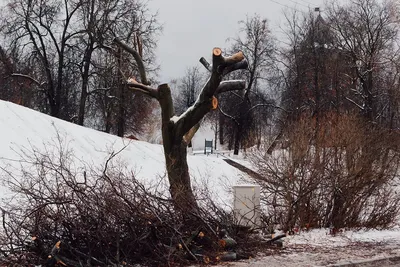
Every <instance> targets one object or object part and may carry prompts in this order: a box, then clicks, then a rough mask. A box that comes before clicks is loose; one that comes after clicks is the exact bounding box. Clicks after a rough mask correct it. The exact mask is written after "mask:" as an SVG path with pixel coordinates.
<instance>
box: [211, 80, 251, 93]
mask: <svg viewBox="0 0 400 267" xmlns="http://www.w3.org/2000/svg"><path fill="white" fill-rule="evenodd" d="M245 88H246V81H245V80H229V81H223V82H221V83H220V84H219V86H218V88H217V90H216V92H215V94H216V95H217V94H220V93H223V92H229V91H239V90H244V89H245Z"/></svg>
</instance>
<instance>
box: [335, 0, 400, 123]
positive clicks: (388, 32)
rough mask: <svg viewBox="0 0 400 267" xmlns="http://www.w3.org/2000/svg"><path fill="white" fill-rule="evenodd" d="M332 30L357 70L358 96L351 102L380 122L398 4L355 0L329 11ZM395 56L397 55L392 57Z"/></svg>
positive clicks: (355, 80)
mask: <svg viewBox="0 0 400 267" xmlns="http://www.w3.org/2000/svg"><path fill="white" fill-rule="evenodd" d="M327 14H328V17H329V21H330V26H331V29H332V30H333V32H334V36H335V39H336V40H335V43H336V45H337V46H338V48H339V49H341V50H343V51H346V52H347V54H346V55H347V56H348V58H349V61H351V63H352V66H353V73H354V74H353V75H352V77H353V78H354V83H353V90H354V92H355V93H354V95H353V96H352V97H349V98H348V99H347V100H348V101H350V102H351V103H352V104H354V105H355V106H356V107H357V108H358V109H359V110H360V111H361V112H362V113H363V114H364V116H365V117H366V118H367V119H368V120H370V121H376V119H377V118H378V117H379V116H380V114H381V111H382V107H384V106H385V105H384V104H383V106H382V105H381V103H379V102H380V101H379V99H380V98H381V96H382V90H381V89H380V84H381V81H379V78H378V77H379V76H380V74H381V71H382V69H384V66H385V65H386V64H387V63H388V62H389V61H388V60H387V59H385V57H384V54H385V52H386V51H391V53H392V51H393V48H394V42H395V39H396V37H397V34H398V9H397V5H396V3H395V2H394V1H384V2H382V3H381V2H380V1H376V0H352V1H350V2H349V3H348V4H345V5H340V4H339V3H337V2H331V3H330V5H329V8H328V12H327ZM392 54H393V53H392Z"/></svg>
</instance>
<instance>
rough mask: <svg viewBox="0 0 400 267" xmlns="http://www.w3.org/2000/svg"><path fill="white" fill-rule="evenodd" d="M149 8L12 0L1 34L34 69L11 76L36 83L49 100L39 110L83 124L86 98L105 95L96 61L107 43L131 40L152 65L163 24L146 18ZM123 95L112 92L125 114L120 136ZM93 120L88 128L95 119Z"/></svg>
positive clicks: (75, 0)
mask: <svg viewBox="0 0 400 267" xmlns="http://www.w3.org/2000/svg"><path fill="white" fill-rule="evenodd" d="M146 8H147V7H146V5H145V4H144V3H143V2H142V1H128V0H112V1H106V2H104V1H100V2H99V1H94V0H93V1H91V0H89V1H83V0H72V1H61V0H56V1H50V2H49V1H47V2H46V1H28V0H11V1H10V3H9V4H8V5H7V6H6V9H5V11H4V12H7V14H4V16H5V17H7V20H4V24H3V25H2V26H3V27H2V33H3V34H8V35H10V36H12V38H10V41H9V43H10V46H14V47H22V46H23V47H24V50H23V53H22V55H21V57H24V58H26V61H27V62H32V63H31V65H34V66H35V69H34V70H32V71H30V72H29V73H28V72H26V71H23V69H15V70H13V73H11V76H12V77H13V78H14V80H18V81H22V82H30V83H32V84H34V85H35V88H37V91H38V92H40V93H41V94H42V96H43V97H44V99H45V101H43V102H45V104H44V105H43V106H44V108H42V109H41V111H44V112H48V113H49V114H50V115H52V116H55V117H59V118H62V119H66V120H69V121H73V122H77V123H78V124H80V125H83V124H84V119H85V115H86V113H87V109H88V107H89V106H91V105H90V104H91V103H88V102H87V101H88V99H89V98H90V96H91V95H94V94H98V93H100V94H101V93H103V91H104V90H103V89H104V88H98V87H97V86H96V84H95V83H94V82H95V80H94V78H95V76H96V75H97V73H99V72H100V71H99V68H102V67H103V66H101V65H98V64H97V63H98V62H99V60H98V59H99V58H101V57H104V56H105V55H106V54H108V53H109V51H110V49H109V46H107V44H106V43H105V42H104V40H109V39H110V36H114V35H118V36H119V37H120V38H122V39H123V40H125V41H127V42H132V41H134V42H140V44H141V47H142V48H141V52H144V54H145V56H144V57H143V58H144V60H145V61H146V63H148V66H149V67H153V64H151V63H152V62H153V61H154V53H153V50H154V47H155V41H154V37H155V35H156V34H157V32H158V31H159V30H160V26H159V25H158V24H157V20H156V16H155V15H151V14H148V11H147V9H146ZM113 56H115V57H117V56H118V55H117V54H114V55H113ZM119 56H120V57H122V55H119ZM113 63H114V64H117V61H113ZM120 68H121V66H115V68H114V69H115V70H116V71H115V73H116V74H120V73H121V71H120ZM135 68H136V67H135V65H134V64H133V65H132V67H131V68H130V70H131V72H133V73H134V72H137V71H136V70H135ZM96 87H97V88H96ZM99 89H100V90H99ZM108 91H112V90H111V89H109V90H108ZM123 91H124V90H123V88H120V90H114V92H113V93H112V95H113V96H114V97H115V99H117V100H118V101H116V102H117V103H116V104H117V105H115V106H116V107H118V109H119V113H118V114H122V115H118V116H117V122H116V124H118V129H119V130H118V132H122V133H121V134H120V135H121V136H122V135H123V131H124V129H125V128H126V125H125V124H126V116H125V114H129V112H128V111H127V110H128V108H127V107H128V105H127V103H128V102H129V99H124V96H125V95H124V94H121V93H120V92H123ZM108 93H109V94H110V92H108ZM92 99H99V97H96V98H95V97H93V98H92ZM89 100H90V99H89ZM95 106H96V105H92V108H93V107H95ZM89 119H90V120H91V121H89V122H88V125H90V124H93V121H95V120H96V118H89ZM116 128H117V127H116ZM120 129H121V130H120Z"/></svg>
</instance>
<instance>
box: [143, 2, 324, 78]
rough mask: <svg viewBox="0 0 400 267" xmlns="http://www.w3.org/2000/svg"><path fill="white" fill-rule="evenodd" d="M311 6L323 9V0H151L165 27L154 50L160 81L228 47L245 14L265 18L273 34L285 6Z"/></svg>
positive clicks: (281, 18)
mask: <svg viewBox="0 0 400 267" xmlns="http://www.w3.org/2000/svg"><path fill="white" fill-rule="evenodd" d="M314 7H321V8H322V7H323V0H150V1H149V8H150V10H154V11H157V10H158V12H159V20H160V22H161V23H162V24H163V26H164V31H163V33H162V35H161V36H160V37H159V42H158V51H157V58H158V63H159V64H160V66H161V71H160V73H159V74H160V82H169V81H170V80H171V79H173V78H179V77H181V76H182V75H183V74H184V72H185V68H186V67H189V66H194V65H196V64H199V63H198V60H199V58H200V57H202V56H204V57H206V58H208V57H209V56H210V55H211V51H212V48H213V47H216V46H218V47H222V48H224V47H228V43H227V40H226V39H227V38H228V37H235V35H236V34H237V32H238V29H239V25H238V23H237V22H238V21H239V20H244V19H245V18H246V14H248V15H253V14H255V13H258V14H259V15H260V16H262V17H264V18H267V19H268V21H269V24H270V27H271V30H272V32H273V34H276V32H277V31H279V25H280V24H282V23H283V21H284V17H283V11H284V10H285V9H286V10H288V9H290V8H295V9H297V10H299V11H307V10H308V8H311V9H312V10H313V9H314Z"/></svg>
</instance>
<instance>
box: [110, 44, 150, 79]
mask: <svg viewBox="0 0 400 267" xmlns="http://www.w3.org/2000/svg"><path fill="white" fill-rule="evenodd" d="M113 41H114V43H116V44H117V45H118V46H119V47H121V48H122V49H124V50H125V51H126V52H128V53H129V54H131V55H132V56H133V57H134V59H135V61H136V63H137V66H138V69H139V73H140V81H141V83H142V84H144V85H150V82H149V81H148V80H147V76H146V69H145V67H144V64H143V60H142V57H141V56H140V55H139V53H138V52H137V51H136V50H135V49H133V48H131V47H129V46H128V45H127V44H125V43H124V42H122V41H121V40H119V39H118V38H114V40H113Z"/></svg>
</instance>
